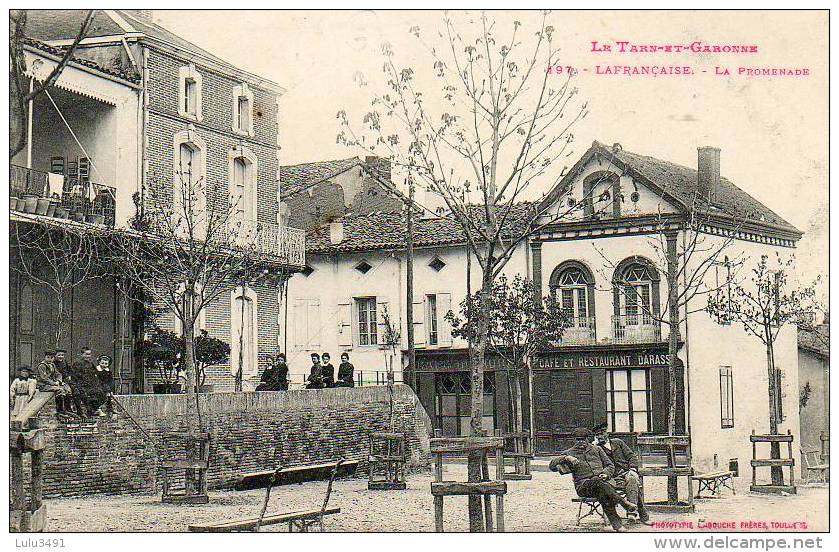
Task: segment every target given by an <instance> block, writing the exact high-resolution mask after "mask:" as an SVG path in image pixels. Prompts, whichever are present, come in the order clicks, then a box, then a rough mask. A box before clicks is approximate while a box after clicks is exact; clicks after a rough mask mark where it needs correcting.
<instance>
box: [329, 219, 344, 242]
mask: <svg viewBox="0 0 839 552" xmlns="http://www.w3.org/2000/svg"><path fill="white" fill-rule="evenodd" d="M342 241H344V223H343V222H340V221H339V222H330V223H329V243H331V244H332V245H339V244H340V243H341V242H342Z"/></svg>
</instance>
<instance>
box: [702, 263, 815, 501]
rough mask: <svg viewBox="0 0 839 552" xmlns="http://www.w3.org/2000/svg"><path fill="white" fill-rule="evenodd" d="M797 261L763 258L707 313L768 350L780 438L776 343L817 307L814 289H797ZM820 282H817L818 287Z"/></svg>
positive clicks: (711, 300) (772, 410)
mask: <svg viewBox="0 0 839 552" xmlns="http://www.w3.org/2000/svg"><path fill="white" fill-rule="evenodd" d="M794 262H795V259H794V258H793V257H791V256H790V257H789V258H787V259H782V258H781V255H780V254H779V253H777V252H776V253H775V258H774V260H772V261H770V259H769V255H761V257H760V261H759V262H758V263H757V264H756V265H755V266H754V267H752V269H751V276H750V277H749V279H748V281H743V282H737V283H736V284H735V285H733V286H732V289H731V293H730V294H728V293H723V292H717V293H715V294H712V295H710V296H709V297H708V303H707V310H708V313H709V314H710V315H711V316H712V317H715V318H716V319H718V320H720V319H723V320H728V321H733V322H737V323H739V324H740V325H741V326H742V327H743V330H744V331H745V332H746V333H747V334H748V335H751V336H753V337H756V338H757V339H759V340H760V342H761V343H763V345H764V347H765V348H766V376H767V379H768V389H767V391H768V401H769V433H770V434H772V435H777V434H778V425H779V424H780V422H781V421H782V420H781V419H780V415H779V414H780V410H781V399H782V397H781V392H780V389H779V388H778V384H779V380H780V378H779V376H780V372H779V371H778V369H777V368H776V365H775V343H776V341H777V339H778V335H779V334H780V332H781V330H782V329H783V328H784V327H786V326H788V325H789V324H797V325H807V324H808V323H809V321H808V320H807V318H806V314H807V313H809V312H812V309H813V308H814V306H815V295H816V294H815V286H816V284H815V283H814V284H813V285H811V286H806V287H801V288H799V287H796V285H795V284H794V282H793V280H791V274H792V271H793V267H794ZM817 282H818V280H817V281H816V283H817ZM770 446H771V449H770V455H771V457H772V458H774V459H777V458H780V457H781V451H780V445H779V443H777V442H773V443H771V445H770ZM771 471H772V484H773V485H783V484H784V479H783V472H782V471H781V468H780V467H778V466H773V467H772V468H771Z"/></svg>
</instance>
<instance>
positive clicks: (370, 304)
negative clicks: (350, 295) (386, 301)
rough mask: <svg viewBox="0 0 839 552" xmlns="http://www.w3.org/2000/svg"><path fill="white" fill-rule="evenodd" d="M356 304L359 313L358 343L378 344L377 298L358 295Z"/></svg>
mask: <svg viewBox="0 0 839 552" xmlns="http://www.w3.org/2000/svg"><path fill="white" fill-rule="evenodd" d="M355 305H356V312H357V313H358V344H359V345H376V344H378V342H379V340H378V332H377V328H376V326H377V318H376V298H375V297H356V299H355Z"/></svg>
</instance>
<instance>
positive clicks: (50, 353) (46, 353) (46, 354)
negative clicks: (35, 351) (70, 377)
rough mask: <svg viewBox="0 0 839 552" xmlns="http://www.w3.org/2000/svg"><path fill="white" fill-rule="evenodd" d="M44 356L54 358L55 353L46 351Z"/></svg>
mask: <svg viewBox="0 0 839 552" xmlns="http://www.w3.org/2000/svg"><path fill="white" fill-rule="evenodd" d="M44 356H55V351H54V350H52V349H47V350H46V351H44Z"/></svg>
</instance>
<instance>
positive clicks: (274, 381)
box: [257, 362, 288, 391]
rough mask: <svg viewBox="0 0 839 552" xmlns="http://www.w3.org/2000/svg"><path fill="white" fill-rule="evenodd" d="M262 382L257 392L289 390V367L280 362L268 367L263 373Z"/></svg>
mask: <svg viewBox="0 0 839 552" xmlns="http://www.w3.org/2000/svg"><path fill="white" fill-rule="evenodd" d="M260 381H261V382H262V384H260V386H259V387H258V388H257V391H285V390H286V389H288V365H286V363H285V362H278V363H276V364H274V365H271V366H268V368H266V369H265V371H264V372H262V377H261V378H260Z"/></svg>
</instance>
